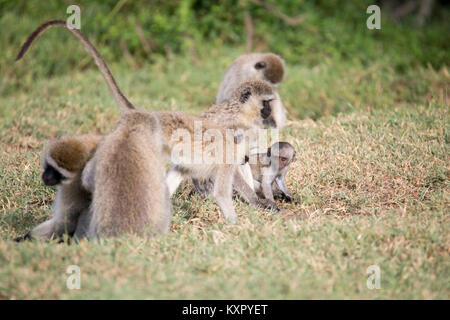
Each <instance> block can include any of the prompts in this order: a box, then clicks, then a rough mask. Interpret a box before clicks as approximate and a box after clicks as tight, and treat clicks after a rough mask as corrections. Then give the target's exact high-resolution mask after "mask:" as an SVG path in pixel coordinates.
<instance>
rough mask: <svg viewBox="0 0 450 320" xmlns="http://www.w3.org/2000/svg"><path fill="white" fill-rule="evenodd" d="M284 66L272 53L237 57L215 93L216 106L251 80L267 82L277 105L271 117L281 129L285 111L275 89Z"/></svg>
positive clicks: (282, 74)
mask: <svg viewBox="0 0 450 320" xmlns="http://www.w3.org/2000/svg"><path fill="white" fill-rule="evenodd" d="M285 73H286V72H285V64H284V61H283V59H282V58H281V57H280V56H278V55H276V54H273V53H250V54H244V55H241V56H239V57H238V58H237V59H236V60H234V61H233V63H232V64H231V65H230V67H229V68H228V70H227V72H226V73H225V76H224V78H223V80H222V82H221V83H220V86H219V91H218V92H217V97H216V104H221V103H224V102H226V101H227V100H229V99H230V98H231V97H232V95H233V93H234V92H235V90H236V88H238V87H239V86H240V85H241V84H242V83H243V82H246V81H251V80H265V81H268V82H269V83H270V84H271V85H272V86H273V87H274V89H275V95H276V96H277V97H276V98H277V101H278V102H279V103H277V104H275V105H273V107H272V112H273V114H272V117H273V119H275V122H276V123H277V128H279V129H281V128H283V127H284V125H285V123H286V109H285V108H284V106H283V104H282V102H281V99H280V96H279V94H278V92H277V91H276V87H277V85H278V84H279V83H281V82H282V81H283V79H284V75H285Z"/></svg>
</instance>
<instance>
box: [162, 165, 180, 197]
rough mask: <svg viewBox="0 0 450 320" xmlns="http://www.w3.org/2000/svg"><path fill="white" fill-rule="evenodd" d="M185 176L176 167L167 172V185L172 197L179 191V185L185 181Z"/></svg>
mask: <svg viewBox="0 0 450 320" xmlns="http://www.w3.org/2000/svg"><path fill="white" fill-rule="evenodd" d="M183 179H184V176H183V174H181V172H180V171H178V170H177V169H176V168H175V167H173V166H172V167H171V168H170V170H169V172H168V173H167V177H166V182H167V187H168V188H169V196H170V197H172V195H173V194H174V193H175V191H177V189H178V186H179V185H180V183H181V182H182V181H183Z"/></svg>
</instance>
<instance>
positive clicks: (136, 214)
mask: <svg viewBox="0 0 450 320" xmlns="http://www.w3.org/2000/svg"><path fill="white" fill-rule="evenodd" d="M82 181H83V186H84V187H85V188H86V189H88V190H89V191H91V192H92V194H93V197H92V205H91V211H92V219H91V221H90V224H89V231H88V232H89V237H93V238H95V237H98V236H100V237H113V236H118V235H121V234H125V233H129V234H138V235H148V236H151V235H154V234H157V233H160V234H165V233H167V232H168V231H169V226H170V218H171V216H172V204H171V202H170V197H169V193H168V190H167V185H166V183H165V163H164V159H163V157H162V142H161V128H160V126H159V123H158V118H157V117H155V116H154V115H153V114H151V113H149V112H144V111H139V110H129V111H127V112H124V113H123V114H122V115H121V117H120V119H119V121H118V124H117V126H116V128H115V129H114V131H113V132H112V133H110V134H108V135H107V136H106V137H105V138H104V139H103V141H102V142H101V143H100V145H99V146H98V147H97V150H96V152H95V155H94V156H93V157H92V158H91V160H89V162H88V164H87V165H86V168H85V169H84V170H83V177H82Z"/></svg>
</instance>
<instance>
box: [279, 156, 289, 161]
mask: <svg viewBox="0 0 450 320" xmlns="http://www.w3.org/2000/svg"><path fill="white" fill-rule="evenodd" d="M280 160H281V161H282V162H286V161H287V160H288V159H287V158H286V157H281V158H280Z"/></svg>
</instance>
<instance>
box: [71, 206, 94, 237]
mask: <svg viewBox="0 0 450 320" xmlns="http://www.w3.org/2000/svg"><path fill="white" fill-rule="evenodd" d="M91 219H92V211H91V210H90V208H87V209H85V210H84V211H83V212H82V213H81V214H80V217H79V218H78V223H77V227H76V229H75V234H74V236H75V237H76V238H77V239H82V238H85V237H87V235H88V233H89V224H90V223H91Z"/></svg>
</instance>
